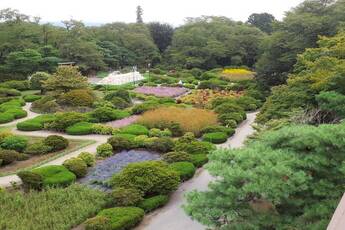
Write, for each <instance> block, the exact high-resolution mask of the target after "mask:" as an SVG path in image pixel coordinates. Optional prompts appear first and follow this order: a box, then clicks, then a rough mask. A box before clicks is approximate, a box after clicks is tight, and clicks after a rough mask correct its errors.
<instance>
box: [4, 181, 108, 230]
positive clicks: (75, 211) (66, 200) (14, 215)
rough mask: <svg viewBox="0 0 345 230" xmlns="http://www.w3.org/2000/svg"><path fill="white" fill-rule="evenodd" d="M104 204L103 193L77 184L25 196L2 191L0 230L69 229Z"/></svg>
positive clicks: (105, 203)
mask: <svg viewBox="0 0 345 230" xmlns="http://www.w3.org/2000/svg"><path fill="white" fill-rule="evenodd" d="M90 201H92V202H90ZM106 205H107V198H106V193H103V192H101V191H97V190H92V189H89V188H87V187H84V186H80V185H72V186H70V187H68V188H64V189H62V188H59V189H48V190H44V191H42V192H36V191H31V192H29V193H27V194H23V193H21V192H4V193H2V194H1V196H0V210H1V212H0V229H16V230H26V229H35V230H46V229H51V230H65V229H71V228H73V227H75V226H77V225H79V224H81V223H82V222H83V221H84V220H85V219H87V218H89V217H92V216H94V215H95V214H96V213H97V212H99V211H100V210H101V209H102V208H104V207H105V206H106Z"/></svg>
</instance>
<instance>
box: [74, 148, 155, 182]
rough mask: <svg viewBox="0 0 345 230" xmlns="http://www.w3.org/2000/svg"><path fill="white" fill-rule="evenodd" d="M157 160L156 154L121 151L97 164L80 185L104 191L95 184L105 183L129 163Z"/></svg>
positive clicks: (142, 151)
mask: <svg viewBox="0 0 345 230" xmlns="http://www.w3.org/2000/svg"><path fill="white" fill-rule="evenodd" d="M158 158H159V155H158V154H156V153H153V152H149V151H144V150H130V151H122V152H120V153H118V154H116V155H114V156H111V157H109V158H107V159H105V160H102V161H100V162H98V163H97V164H96V166H94V167H93V168H91V169H90V170H89V172H88V174H87V175H86V176H85V177H84V178H83V179H81V180H80V183H82V184H88V185H90V186H91V187H95V188H99V189H106V186H103V185H102V184H98V183H97V182H105V181H106V180H108V179H109V178H111V176H112V175H114V173H117V172H119V171H120V170H121V169H122V168H123V167H125V166H127V165H128V164H129V163H133V162H141V161H149V160H156V159H158Z"/></svg>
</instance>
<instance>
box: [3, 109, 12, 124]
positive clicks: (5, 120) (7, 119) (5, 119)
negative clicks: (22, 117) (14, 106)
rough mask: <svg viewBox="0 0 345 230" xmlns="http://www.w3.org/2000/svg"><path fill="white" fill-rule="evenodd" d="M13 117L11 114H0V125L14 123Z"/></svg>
mask: <svg viewBox="0 0 345 230" xmlns="http://www.w3.org/2000/svg"><path fill="white" fill-rule="evenodd" d="M14 119H15V118H14V115H13V114H11V113H6V112H5V113H0V124H4V123H8V122H11V121H14Z"/></svg>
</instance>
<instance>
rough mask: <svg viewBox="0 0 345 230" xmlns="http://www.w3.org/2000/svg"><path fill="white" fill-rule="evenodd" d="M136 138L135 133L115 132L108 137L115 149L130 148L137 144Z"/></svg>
mask: <svg viewBox="0 0 345 230" xmlns="http://www.w3.org/2000/svg"><path fill="white" fill-rule="evenodd" d="M134 138H135V135H131V134H115V135H114V136H112V137H110V138H109V139H108V143H109V144H110V145H111V146H112V147H113V150H114V151H122V150H129V149H132V148H136V146H137V144H136V142H135V140H134Z"/></svg>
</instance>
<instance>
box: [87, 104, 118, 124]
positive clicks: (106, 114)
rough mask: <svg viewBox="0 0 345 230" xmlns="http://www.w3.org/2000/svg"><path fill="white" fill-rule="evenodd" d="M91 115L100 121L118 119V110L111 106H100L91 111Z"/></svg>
mask: <svg viewBox="0 0 345 230" xmlns="http://www.w3.org/2000/svg"><path fill="white" fill-rule="evenodd" d="M90 115H91V117H92V118H94V119H96V120H97V121H98V122H107V121H113V120H116V119H118V117H117V110H115V109H112V108H110V107H100V108H97V109H95V110H94V111H92V112H91V113H90Z"/></svg>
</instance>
